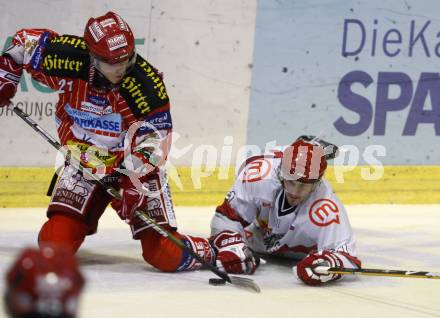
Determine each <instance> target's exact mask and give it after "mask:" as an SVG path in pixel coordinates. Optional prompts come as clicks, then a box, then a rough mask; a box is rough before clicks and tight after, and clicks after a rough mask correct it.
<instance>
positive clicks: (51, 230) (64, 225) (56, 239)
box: [38, 214, 88, 253]
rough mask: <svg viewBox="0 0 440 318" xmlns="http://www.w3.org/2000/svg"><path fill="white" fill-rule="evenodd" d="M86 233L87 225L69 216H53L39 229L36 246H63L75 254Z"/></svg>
mask: <svg viewBox="0 0 440 318" xmlns="http://www.w3.org/2000/svg"><path fill="white" fill-rule="evenodd" d="M87 231H88V227H87V225H86V224H84V222H82V221H81V220H79V219H77V218H75V217H73V216H69V215H64V214H54V215H52V216H51V217H50V219H49V220H47V222H46V223H44V224H43V226H42V227H41V230H40V234H39V235H38V244H39V245H40V246H41V245H42V244H47V243H50V244H57V245H64V246H66V247H67V248H69V249H70V250H71V251H72V252H73V253H76V251H77V250H78V248H79V247H80V246H81V244H82V242H83V241H84V238H85V236H86V234H87Z"/></svg>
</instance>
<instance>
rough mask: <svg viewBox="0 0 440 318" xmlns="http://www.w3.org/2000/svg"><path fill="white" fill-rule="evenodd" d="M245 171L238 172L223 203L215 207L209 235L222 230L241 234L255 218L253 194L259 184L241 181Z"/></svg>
mask: <svg viewBox="0 0 440 318" xmlns="http://www.w3.org/2000/svg"><path fill="white" fill-rule="evenodd" d="M245 173H246V169H244V170H243V171H242V172H241V173H239V175H238V176H237V178H236V180H235V183H234V185H233V186H232V189H231V190H230V191H229V192H228V194H227V195H226V198H225V199H224V201H223V203H222V204H221V205H219V206H218V207H217V208H216V211H215V215H214V217H213V219H212V221H211V235H215V234H217V233H219V232H221V231H224V230H232V231H235V232H240V233H242V234H243V233H244V228H245V227H247V226H248V225H249V224H251V223H252V222H253V221H254V220H255V218H256V216H257V214H258V204H257V202H256V197H255V195H254V194H255V191H256V190H257V189H256V188H258V187H260V186H261V184H259V183H249V182H245V181H243V180H244V179H243V176H244V174H245Z"/></svg>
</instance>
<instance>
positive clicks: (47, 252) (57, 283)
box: [4, 246, 84, 318]
mask: <svg viewBox="0 0 440 318" xmlns="http://www.w3.org/2000/svg"><path fill="white" fill-rule="evenodd" d="M83 286H84V278H83V276H82V274H81V272H80V271H79V269H78V265H77V262H76V260H75V258H74V256H73V255H72V253H71V252H70V251H69V250H66V249H64V248H61V247H56V246H43V247H42V248H41V249H34V248H27V249H25V250H23V251H22V252H21V253H20V255H19V256H18V258H17V259H16V261H15V262H14V263H13V265H12V266H11V268H10V269H9V271H8V272H7V273H6V291H5V297H4V301H5V307H6V310H7V312H8V313H9V315H10V316H11V317H54V318H55V317H69V318H71V317H75V316H76V313H77V307H78V298H79V295H80V292H81V290H82V288H83Z"/></svg>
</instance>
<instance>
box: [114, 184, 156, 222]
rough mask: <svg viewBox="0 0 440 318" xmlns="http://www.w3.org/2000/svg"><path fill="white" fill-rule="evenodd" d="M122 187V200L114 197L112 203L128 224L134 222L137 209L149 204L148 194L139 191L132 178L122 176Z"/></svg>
mask: <svg viewBox="0 0 440 318" xmlns="http://www.w3.org/2000/svg"><path fill="white" fill-rule="evenodd" d="M119 186H120V189H121V195H122V198H121V200H116V199H114V200H113V201H112V203H111V205H112V207H113V209H115V210H116V213H118V216H119V217H120V218H121V219H122V220H123V221H125V222H126V223H128V224H131V223H132V222H133V218H134V212H135V211H136V209H142V208H143V207H146V206H147V196H146V195H145V194H143V193H142V192H140V191H138V190H137V189H136V188H135V187H134V185H133V184H132V183H131V181H130V178H128V177H126V176H122V177H120V179H119Z"/></svg>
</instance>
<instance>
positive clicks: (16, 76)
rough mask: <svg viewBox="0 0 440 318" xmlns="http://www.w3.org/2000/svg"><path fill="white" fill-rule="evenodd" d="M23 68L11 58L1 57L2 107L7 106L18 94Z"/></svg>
mask: <svg viewBox="0 0 440 318" xmlns="http://www.w3.org/2000/svg"><path fill="white" fill-rule="evenodd" d="M22 73H23V67H22V66H21V65H18V64H16V63H15V62H14V60H13V59H12V58H11V57H9V56H7V55H6V56H0V107H3V106H7V105H9V103H10V100H11V98H13V97H14V96H15V93H16V92H17V86H18V83H19V82H20V77H21V74H22Z"/></svg>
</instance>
